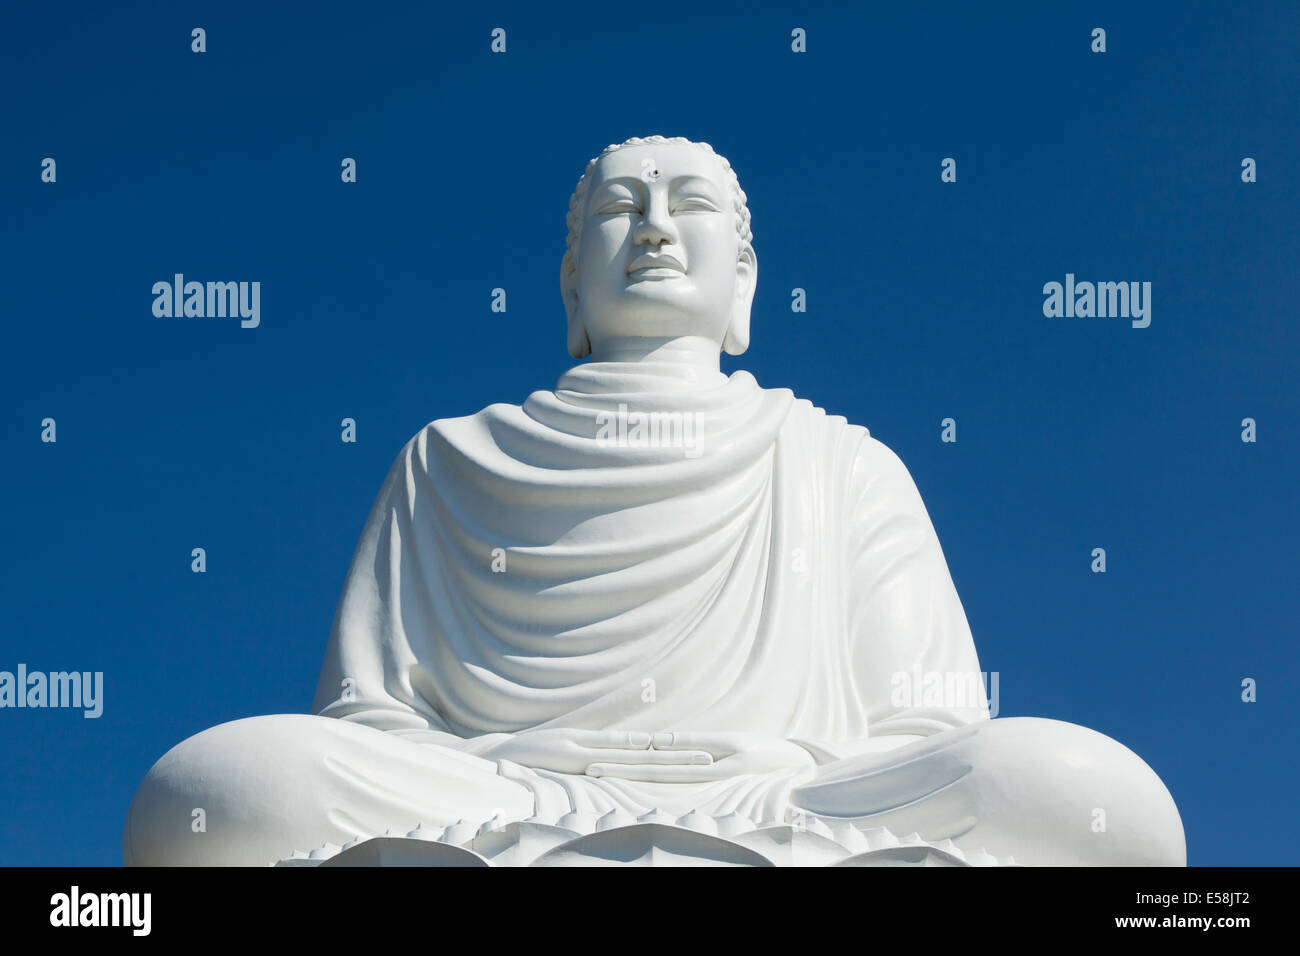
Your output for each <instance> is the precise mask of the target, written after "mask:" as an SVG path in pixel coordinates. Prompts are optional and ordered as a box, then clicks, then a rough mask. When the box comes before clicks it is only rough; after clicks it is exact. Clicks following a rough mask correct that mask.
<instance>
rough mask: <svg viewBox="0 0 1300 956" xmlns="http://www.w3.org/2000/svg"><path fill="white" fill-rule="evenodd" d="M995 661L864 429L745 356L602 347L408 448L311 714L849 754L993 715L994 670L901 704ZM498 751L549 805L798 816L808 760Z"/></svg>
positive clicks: (456, 728) (443, 729)
mask: <svg viewBox="0 0 1300 956" xmlns="http://www.w3.org/2000/svg"><path fill="white" fill-rule="evenodd" d="M979 671H980V668H979V663H978V659H977V656H976V652H975V647H974V642H973V640H972V638H971V633H970V629H969V627H968V625H967V622H966V617H965V613H964V611H963V609H962V606H961V602H960V600H959V598H958V596H957V592H956V589H955V588H954V586H953V582H952V578H951V576H950V574H949V572H948V568H947V564H946V562H945V560H944V556H943V552H942V550H941V548H940V545H939V541H938V538H937V537H936V535H935V532H934V529H933V527H932V525H931V522H930V519H929V516H928V514H927V513H926V509H925V506H924V504H923V503H922V500H921V497H920V495H919V493H918V492H917V489H916V487H915V485H914V483H913V481H912V479H911V476H910V475H909V474H908V472H907V470H906V468H905V467H904V466H903V464H902V463H901V462H900V461H899V459H898V458H897V456H896V455H894V453H893V452H891V451H890V450H889V449H888V448H887V447H886V446H884V445H883V444H881V443H880V442H879V441H877V440H876V439H874V438H872V437H871V436H870V434H869V433H868V431H867V429H866V428H863V427H860V426H856V425H850V424H848V423H847V422H846V421H845V419H843V418H841V417H838V416H833V415H827V414H826V413H825V412H824V411H822V410H821V409H819V408H816V407H815V406H813V405H812V404H811V403H810V402H808V401H805V400H801V399H796V398H795V397H794V396H793V394H792V393H791V392H790V391H789V390H787V389H764V388H761V387H759V385H758V384H757V382H755V380H754V378H753V377H752V376H751V375H750V374H749V373H747V372H743V371H738V372H735V373H734V374H732V375H730V376H727V375H724V374H722V373H719V372H713V373H709V372H697V371H695V370H691V369H687V368H683V367H680V366H669V365H664V366H652V365H645V364H623V363H591V364H587V365H582V366H578V367H576V368H574V369H572V370H570V371H569V372H567V373H566V374H565V375H564V376H563V377H562V378H561V380H560V382H559V383H558V385H557V387H556V389H555V390H554V391H539V392H535V393H533V394H532V395H531V396H530V397H529V398H528V399H527V400H526V401H525V402H524V404H523V405H522V406H518V405H508V404H497V405H491V406H489V407H488V408H485V409H483V410H482V411H481V412H479V413H477V414H474V415H469V416H466V417H463V418H455V419H442V420H439V421H435V422H433V423H431V424H430V425H428V426H426V427H425V428H424V429H422V430H421V431H420V432H419V433H418V434H417V435H415V436H414V437H413V438H412V439H411V440H410V441H409V442H408V443H407V445H406V446H405V447H404V448H403V449H402V451H401V453H400V454H399V455H398V457H397V459H396V461H395V462H394V463H393V465H392V468H391V469H390V471H389V473H388V475H387V478H386V480H385V481H384V484H383V486H382V488H381V490H380V492H379V496H378V498H377V500H376V501H375V504H374V507H373V509H372V510H371V512H370V515H369V518H368V520H367V522H366V524H365V527H364V530H363V532H362V536H361V540H360V544H359V545H358V548H357V551H356V554H355V556H354V558H353V561H352V564H351V567H350V569H349V571H348V574H347V578H346V581H345V585H344V588H343V594H342V597H341V599H340V602H339V605H338V609H337V612H336V615H335V620H334V626H333V629H332V632H331V636H330V641H329V647H328V650H327V653H326V659H325V663H324V667H323V668H322V672H321V678H320V683H319V685H318V688H317V693H316V699H315V702H314V704H313V712H314V713H316V714H318V715H321V716H324V717H334V718H339V719H341V720H344V721H349V722H353V723H357V724H361V725H364V726H368V727H371V728H374V729H377V730H381V731H390V732H393V733H394V734H395V735H397V736H403V737H409V738H410V740H411V741H412V742H413V743H415V742H417V741H419V742H424V743H426V744H427V745H429V746H435V747H436V746H441V745H444V744H446V743H448V742H451V741H455V740H458V739H459V740H467V739H472V738H475V737H479V736H480V735H484V734H497V733H519V732H523V731H527V730H530V729H537V728H578V729H593V730H623V729H626V730H629V731H644V732H655V731H660V730H671V731H745V732H751V733H760V734H765V735H769V736H774V737H780V738H785V739H789V740H796V741H800V742H809V743H811V744H813V745H815V746H814V748H813V749H814V752H816V751H818V750H820V751H821V752H822V759H832V758H835V757H838V756H843V755H846V754H849V753H853V752H855V750H854V747H855V746H857V745H860V744H861V742H862V741H865V740H866V739H867V738H869V737H872V738H874V737H880V736H889V735H905V736H901V737H899V739H900V741H901V740H911V739H916V737H917V736H929V735H931V734H935V733H938V732H940V731H944V730H949V729H951V728H954V727H958V726H961V725H964V724H968V723H972V722H974V721H979V720H985V719H987V718H988V706H987V702H986V699H985V697H984V693H983V687H982V684H979V685H978V694H977V696H976V699H969V698H967V699H964V700H957V701H944V705H943V706H935V705H934V704H933V702H930V706H922V703H923V702H922V701H921V700H920V690H919V687H918V688H915V690H916V693H915V695H914V698H913V699H910V700H908V699H902V700H900V699H899V697H898V688H899V686H900V676H899V675H906V678H904V680H908V681H910V680H912V679H913V678H914V676H916V675H921V674H932V673H938V674H941V675H970V676H973V677H975V678H978V677H979ZM906 735H911V736H906ZM453 749H454V747H453ZM828 755H829V756H828ZM498 763H499V764H500V765H499V766H498V768H497V772H498V773H499V774H501V775H502V776H506V777H508V778H510V779H514V780H516V781H517V782H519V783H521V784H522V785H524V786H525V787H527V788H528V789H529V790H531V791H532V792H533V794H534V797H535V801H536V804H537V809H538V810H539V811H540V810H541V809H542V805H543V804H545V806H546V808H547V809H549V810H554V809H555V808H556V807H560V808H561V809H562V808H563V805H564V803H565V801H567V802H568V804H569V806H570V808H571V809H574V810H596V811H603V810H607V809H609V808H611V807H614V806H618V807H624V808H627V809H630V810H639V809H643V808H646V807H650V806H654V805H660V804H670V805H677V806H689V807H699V808H704V807H706V806H707V807H712V808H713V809H714V810H715V811H719V812H731V811H734V810H742V811H746V812H757V811H759V810H760V809H761V810H763V812H769V811H772V812H779V811H780V809H781V807H780V804H782V803H783V802H784V800H785V798H786V796H787V795H788V792H789V790H790V788H791V787H793V786H797V785H798V784H799V783H801V782H804V781H805V779H806V777H807V774H794V775H791V774H776V775H767V776H768V777H769V778H770V779H764V780H755V779H750V780H742V781H728V782H722V783H717V782H715V783H711V784H708V785H697V784H692V785H689V786H688V785H684V784H662V783H660V784H653V785H651V784H638V783H634V782H631V781H624V780H605V779H597V778H590V777H584V776H580V775H579V776H574V775H567V774H554V773H550V772H546V771H533V770H530V769H529V768H524V767H519V766H517V765H513V764H510V763H509V762H508V761H500V762H498ZM692 788H694V792H691V790H692ZM760 805H761V806H760Z"/></svg>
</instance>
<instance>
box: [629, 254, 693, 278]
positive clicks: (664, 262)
mask: <svg viewBox="0 0 1300 956" xmlns="http://www.w3.org/2000/svg"><path fill="white" fill-rule="evenodd" d="M645 269H664V270H672V271H674V272H677V273H681V274H683V275H684V274H685V273H686V267H685V266H684V265H682V264H681V263H680V262H678V261H677V260H676V259H675V258H673V257H672V256H670V255H668V254H667V253H663V254H660V255H657V256H648V255H647V256H639V257H638V258H637V259H636V260H635V261H634V262H633V263H632V264H631V265H630V266H628V269H627V274H628V275H635V274H636V273H638V272H640V271H642V270H645Z"/></svg>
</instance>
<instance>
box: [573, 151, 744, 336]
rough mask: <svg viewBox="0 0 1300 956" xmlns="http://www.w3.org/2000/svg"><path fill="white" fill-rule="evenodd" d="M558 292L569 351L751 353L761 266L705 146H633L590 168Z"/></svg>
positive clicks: (735, 190)
mask: <svg viewBox="0 0 1300 956" xmlns="http://www.w3.org/2000/svg"><path fill="white" fill-rule="evenodd" d="M568 226H569V236H568V249H567V251H566V252H565V253H564V261H563V263H562V264H561V266H560V288H561V292H562V294H563V296H564V307H565V310H566V312H567V313H568V319H569V353H570V354H571V355H572V356H573V357H574V358H583V357H585V356H586V355H588V354H591V353H592V351H593V350H594V351H595V352H596V353H597V354H598V355H599V354H600V352H601V351H603V349H602V346H604V345H606V344H608V343H611V342H616V341H618V340H626V339H654V340H672V339H677V338H682V337H695V338H704V339H708V340H709V341H712V342H716V343H717V344H718V347H719V349H721V350H725V351H727V352H729V353H731V354H732V355H739V354H740V353H741V352H743V351H745V349H746V348H747V347H748V346H749V310H750V305H751V303H752V302H753V300H754V284H755V282H756V280H757V278H758V261H757V260H756V259H755V257H754V249H753V246H752V244H751V238H752V237H751V234H750V231H749V209H748V207H747V206H746V204H745V193H744V192H743V191H742V190H741V188H740V182H739V181H738V180H737V179H736V174H735V173H734V172H733V171H732V169H731V164H730V163H728V162H727V160H726V159H724V158H723V157H722V156H719V155H718V154H717V153H715V152H714V151H713V147H711V146H710V145H709V144H708V143H695V142H692V141H690V140H688V139H683V138H682V137H674V138H671V139H669V138H665V137H663V136H649V137H646V138H644V139H643V138H639V137H636V138H633V139H629V140H627V141H626V142H623V143H617V144H614V145H612V146H608V147H606V149H605V151H604V152H602V153H601V154H600V155H599V156H597V157H596V158H595V159H593V160H592V161H591V162H589V163H588V164H587V169H586V172H584V173H583V175H582V178H581V179H580V180H579V181H578V187H577V189H576V190H574V193H573V198H572V199H570V200H569V215H568Z"/></svg>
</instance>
